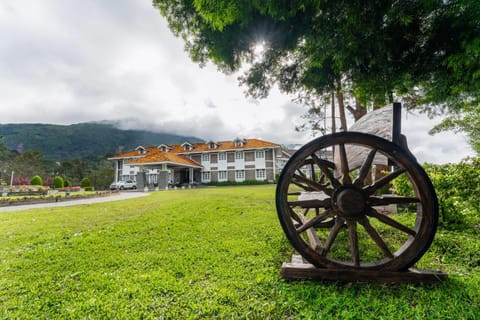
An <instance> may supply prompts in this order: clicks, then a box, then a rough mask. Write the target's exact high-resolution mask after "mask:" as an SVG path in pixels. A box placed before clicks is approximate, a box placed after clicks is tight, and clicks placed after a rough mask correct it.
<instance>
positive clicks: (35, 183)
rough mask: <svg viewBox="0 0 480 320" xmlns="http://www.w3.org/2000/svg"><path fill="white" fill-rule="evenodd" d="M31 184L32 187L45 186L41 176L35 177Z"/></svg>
mask: <svg viewBox="0 0 480 320" xmlns="http://www.w3.org/2000/svg"><path fill="white" fill-rule="evenodd" d="M30 184H31V185H32V186H41V185H43V180H42V178H41V177H40V176H33V177H32V179H31V180H30Z"/></svg>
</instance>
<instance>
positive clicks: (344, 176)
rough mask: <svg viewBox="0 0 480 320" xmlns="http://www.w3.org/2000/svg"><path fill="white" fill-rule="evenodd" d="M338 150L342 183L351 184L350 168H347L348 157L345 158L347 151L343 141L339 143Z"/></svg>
mask: <svg viewBox="0 0 480 320" xmlns="http://www.w3.org/2000/svg"><path fill="white" fill-rule="evenodd" d="M338 146H339V150H340V164H341V172H342V183H343V184H344V185H345V184H351V183H352V180H351V179H350V175H349V172H350V169H349V168H348V159H347V152H346V150H345V145H344V144H343V143H341V144H339V145H338Z"/></svg>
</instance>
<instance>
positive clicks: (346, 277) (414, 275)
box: [280, 255, 447, 283]
mask: <svg viewBox="0 0 480 320" xmlns="http://www.w3.org/2000/svg"><path fill="white" fill-rule="evenodd" d="M280 274H281V276H282V277H283V278H284V279H286V280H289V281H293V280H314V281H336V282H370V283H439V282H442V281H444V280H446V279H447V274H446V273H444V272H442V271H434V270H419V269H414V268H410V269H408V270H407V271H373V270H351V269H326V268H325V269H322V268H317V267H315V266H314V265H312V264H310V263H305V262H304V261H303V259H302V257H301V256H299V255H293V256H292V262H284V263H283V265H282V268H281V271H280Z"/></svg>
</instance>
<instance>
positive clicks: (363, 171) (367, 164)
mask: <svg viewBox="0 0 480 320" xmlns="http://www.w3.org/2000/svg"><path fill="white" fill-rule="evenodd" d="M376 153H377V150H376V149H374V150H372V151H370V153H369V154H368V156H367V158H366V159H365V161H364V162H363V164H362V167H361V168H360V172H359V174H358V177H357V179H355V181H354V182H353V184H355V185H357V186H361V185H363V184H365V178H366V177H367V174H368V172H369V171H370V168H371V167H372V163H373V159H374V158H375V154H376Z"/></svg>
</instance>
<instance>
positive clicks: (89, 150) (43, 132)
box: [0, 122, 202, 161]
mask: <svg viewBox="0 0 480 320" xmlns="http://www.w3.org/2000/svg"><path fill="white" fill-rule="evenodd" d="M0 136H3V143H4V144H5V145H6V146H7V147H8V148H9V149H11V150H17V151H19V152H23V151H27V150H39V151H41V152H42V153H43V155H44V157H45V159H49V160H56V161H61V160H64V159H84V158H89V157H93V156H101V155H107V154H114V153H117V152H119V151H122V150H130V149H133V148H135V147H137V146H139V145H144V146H145V145H159V144H162V143H166V144H176V143H181V142H185V141H189V142H200V141H202V140H201V139H199V138H195V137H186V136H179V135H174V134H168V133H156V132H150V131H143V130H121V129H118V128H116V127H115V126H114V125H113V124H111V123H103V122H102V123H96V122H92V123H79V124H72V125H52V124H0Z"/></svg>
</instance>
